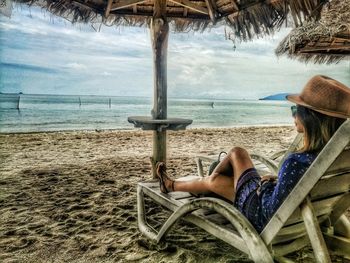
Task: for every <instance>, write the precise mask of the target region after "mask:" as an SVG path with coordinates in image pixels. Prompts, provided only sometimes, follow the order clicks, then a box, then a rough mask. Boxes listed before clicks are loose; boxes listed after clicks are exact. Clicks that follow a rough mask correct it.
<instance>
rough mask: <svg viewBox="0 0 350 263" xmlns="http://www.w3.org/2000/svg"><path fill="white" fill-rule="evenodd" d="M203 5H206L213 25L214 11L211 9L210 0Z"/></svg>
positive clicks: (206, 0)
mask: <svg viewBox="0 0 350 263" xmlns="http://www.w3.org/2000/svg"><path fill="white" fill-rule="evenodd" d="M205 3H206V5H207V8H208V12H209V17H210V20H211V21H212V22H213V23H215V22H216V18H215V10H214V8H213V5H212V2H211V1H210V0H205Z"/></svg>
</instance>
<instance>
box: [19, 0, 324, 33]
mask: <svg viewBox="0 0 350 263" xmlns="http://www.w3.org/2000/svg"><path fill="white" fill-rule="evenodd" d="M157 1H159V0H73V1H68V0H14V2H19V3H24V4H28V5H37V6H41V7H43V8H46V9H47V10H49V11H50V12H51V13H53V14H55V15H58V16H61V17H64V18H66V19H68V20H70V21H71V22H73V23H75V22H85V23H99V24H101V23H103V24H105V25H109V26H111V25H131V26H143V25H148V24H149V22H150V18H152V16H153V14H154V11H155V9H154V6H155V3H156V2H157ZM327 1H328V0H167V3H166V17H167V20H168V21H169V22H170V23H171V24H172V26H173V29H174V30H175V31H181V32H182V31H187V30H199V31H202V30H204V29H205V28H206V27H208V26H213V25H215V24H216V23H220V22H221V21H223V20H226V21H225V22H226V23H225V24H227V25H228V26H230V27H231V28H232V30H233V34H234V35H235V36H236V37H238V38H239V39H243V40H250V39H251V38H252V37H253V36H255V35H263V34H269V33H271V32H272V31H273V30H274V29H275V28H276V27H279V26H280V25H281V24H282V23H283V21H284V20H285V19H286V17H287V14H288V13H290V14H291V15H292V16H293V18H294V21H295V23H296V24H298V23H301V22H302V21H303V20H304V18H306V17H317V16H318V15H319V13H320V10H321V7H322V5H323V4H324V3H325V2H327ZM222 23H224V22H222Z"/></svg>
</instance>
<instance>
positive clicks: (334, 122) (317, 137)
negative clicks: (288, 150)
mask: <svg viewBox="0 0 350 263" xmlns="http://www.w3.org/2000/svg"><path fill="white" fill-rule="evenodd" d="M297 116H298V118H299V120H300V121H301V123H302V125H303V126H304V146H303V147H302V148H301V149H300V151H301V152H316V153H318V152H320V151H321V150H322V148H323V147H324V146H325V145H326V144H327V142H328V141H329V139H330V138H331V137H332V135H333V134H334V133H335V132H336V130H337V129H338V128H339V127H340V125H341V124H342V123H343V122H344V121H345V119H341V118H336V117H332V116H328V115H325V114H322V113H319V112H317V111H314V110H312V109H309V108H306V107H304V106H301V105H297Z"/></svg>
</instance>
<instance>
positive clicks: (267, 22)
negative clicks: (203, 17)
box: [226, 0, 328, 40]
mask: <svg viewBox="0 0 350 263" xmlns="http://www.w3.org/2000/svg"><path fill="white" fill-rule="evenodd" d="M327 1H328V0H281V1H276V2H273V3H272V4H266V3H265V2H266V1H260V3H259V4H251V5H250V6H247V7H246V8H244V7H243V8H242V10H241V11H240V12H239V14H238V15H230V16H228V17H227V18H226V21H227V23H228V24H229V25H231V27H232V29H233V32H232V33H233V35H235V36H236V37H237V38H238V39H240V40H251V39H252V38H254V37H255V36H262V35H269V34H271V33H273V32H274V30H278V29H279V28H280V27H281V26H282V24H283V22H284V21H285V20H286V19H287V15H288V14H291V16H292V17H293V20H294V24H295V26H297V25H299V24H301V23H302V22H303V21H304V20H305V19H306V18H310V17H313V18H314V19H318V18H319V17H320V12H321V9H322V6H323V5H324V4H325V3H326V2H327ZM232 33H229V34H230V35H232Z"/></svg>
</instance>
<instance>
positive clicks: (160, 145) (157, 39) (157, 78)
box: [150, 0, 169, 178]
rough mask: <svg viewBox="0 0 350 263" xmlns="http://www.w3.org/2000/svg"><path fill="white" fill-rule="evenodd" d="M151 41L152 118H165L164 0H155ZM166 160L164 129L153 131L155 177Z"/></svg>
mask: <svg viewBox="0 0 350 263" xmlns="http://www.w3.org/2000/svg"><path fill="white" fill-rule="evenodd" d="M150 31H151V41H152V48H153V71H154V97H153V109H152V118H153V119H155V120H157V119H158V120H164V119H166V118H167V52H168V36H169V25H168V21H167V20H166V0H158V1H155V4H154V14H153V18H152V21H151V28H150ZM159 161H161V162H165V161H166V130H163V131H160V130H157V131H154V132H153V157H152V159H151V162H152V174H153V178H156V173H155V165H156V163H157V162H159Z"/></svg>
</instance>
